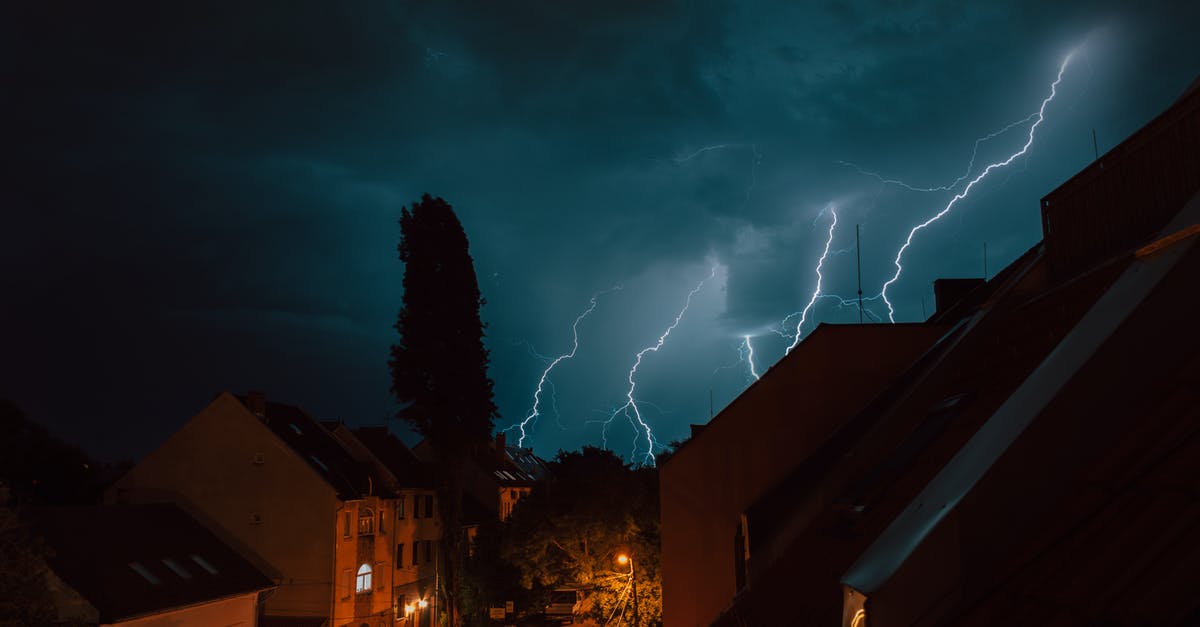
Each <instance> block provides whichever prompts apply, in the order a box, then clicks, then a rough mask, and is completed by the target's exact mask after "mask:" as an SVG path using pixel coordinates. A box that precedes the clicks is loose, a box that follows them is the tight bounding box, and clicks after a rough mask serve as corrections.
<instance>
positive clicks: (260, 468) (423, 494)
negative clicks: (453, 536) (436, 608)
mask: <svg viewBox="0 0 1200 627" xmlns="http://www.w3.org/2000/svg"><path fill="white" fill-rule="evenodd" d="M401 474H403V473H401ZM410 479H411V481H410ZM106 498H107V500H109V501H110V502H122V503H146V502H173V503H177V504H178V505H179V506H180V507H182V508H184V509H185V510H186V511H188V512H189V513H190V514H192V515H193V516H195V517H196V518H197V519H198V520H200V521H201V522H203V523H204V524H205V525H206V526H208V527H209V528H210V529H212V530H213V531H214V532H215V533H217V534H218V535H219V536H221V537H222V538H223V539H225V540H226V541H227V542H229V543H230V544H231V545H232V546H235V547H236V548H237V549H238V550H239V551H241V552H242V553H243V555H245V556H247V558H248V559H250V560H251V561H252V562H254V563H255V564H256V565H257V566H258V567H259V568H261V569H262V570H263V571H264V572H266V573H268V574H269V575H270V576H271V577H272V578H273V579H274V580H275V581H276V582H277V584H278V589H277V590H276V591H275V593H274V594H272V595H271V597H270V598H268V599H267V601H266V603H265V610H264V612H265V616H264V624H267V625H270V624H273V623H274V624H287V625H314V626H316V625H333V626H342V625H354V626H355V627H357V626H359V625H364V624H365V625H372V626H375V625H390V624H393V623H394V622H395V620H396V619H397V617H399V618H401V619H407V618H410V617H409V616H406V613H405V612H404V608H405V606H406V605H414V606H415V605H416V604H417V603H419V602H420V601H425V602H426V603H428V602H429V596H430V595H431V594H432V589H433V583H434V578H435V575H434V571H435V570H436V562H435V557H436V554H437V551H436V549H435V548H434V547H435V546H436V544H437V542H438V539H439V538H440V536H439V535H438V522H437V516H436V508H435V507H434V506H433V500H434V491H433V490H432V489H430V488H429V487H428V485H427V479H426V478H424V477H421V476H413V477H404V476H398V475H397V474H396V472H393V471H391V470H389V469H388V468H387V466H386V464H383V463H382V462H380V461H379V460H375V459H373V458H372V456H371V455H370V454H369V449H368V448H367V447H366V445H364V444H362V443H361V442H357V441H356V439H355V436H354V435H353V433H351V432H349V430H347V429H345V428H344V427H342V426H340V425H336V424H331V425H328V426H327V425H325V424H322V423H320V422H318V421H316V420H314V419H313V418H312V417H311V416H309V415H308V414H307V413H305V412H304V411H303V410H301V409H300V408H298V407H295V406H292V405H285V404H281V403H274V402H267V401H266V399H265V398H264V397H263V396H262V395H261V394H257V393H251V394H248V395H247V396H245V397H237V396H234V395H233V394H230V393H228V392H225V393H222V394H220V395H218V396H217V397H216V398H215V399H214V400H213V401H212V402H211V403H210V404H209V405H208V406H207V407H205V408H204V409H203V410H201V411H200V413H198V414H196V416H194V417H193V418H192V419H190V420H189V421H188V422H187V423H186V424H184V425H183V427H182V428H180V430H179V431H178V432H176V433H175V434H174V435H172V436H171V437H170V438H168V440H167V441H166V442H164V443H163V444H162V445H161V446H160V447H159V448H158V449H156V450H155V451H154V452H152V453H151V454H150V455H148V456H147V457H146V459H144V460H142V462H141V463H139V464H137V465H136V466H135V467H134V468H133V469H132V470H130V471H129V473H127V474H126V475H125V476H124V477H122V478H121V479H120V480H118V481H117V482H116V483H115V484H114V485H113V486H112V487H111V488H110V489H109V491H108V493H107V495H106ZM401 547H403V548H401ZM431 615H432V613H431V612H426V613H425V614H424V617H425V619H426V620H425V621H424V622H428V619H429V617H430V616H431ZM414 616H420V615H419V614H415V613H414Z"/></svg>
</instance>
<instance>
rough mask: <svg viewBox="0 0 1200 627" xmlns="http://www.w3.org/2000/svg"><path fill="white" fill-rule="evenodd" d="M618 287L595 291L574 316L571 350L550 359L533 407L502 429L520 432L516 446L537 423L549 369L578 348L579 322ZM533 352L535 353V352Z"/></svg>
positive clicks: (536, 391) (543, 373) (572, 356)
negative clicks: (584, 306)
mask: <svg viewBox="0 0 1200 627" xmlns="http://www.w3.org/2000/svg"><path fill="white" fill-rule="evenodd" d="M619 289H621V286H619V285H618V286H616V287H612V288H609V289H607V290H604V291H603V292H597V293H596V294H593V295H592V297H591V299H590V300H589V301H588V308H587V309H585V310H584V311H583V313H581V314H579V316H577V317H576V318H575V322H574V323H572V324H571V337H572V339H571V351H570V352H567V353H563V354H561V355H559V356H558V357H555V358H554V359H553V360H551V361H550V363H549V365H547V366H546V369H545V370H543V371H542V376H541V378H539V379H538V384H537V389H536V390H534V392H533V407H531V408H530V409H529V413H528V414H527V415H526V416H525V419H524V420H522V421H521V422H519V423H517V424H514V425H512V426H510V427H508V428H507V429H504V431H510V430H512V429H517V430H519V431H520V432H521V435H520V437H518V438H517V446H518V447H520V446H523V445H524V444H525V438H527V437H529V433H528V432H527V431H526V430H525V428H526V427H529V428H530V429H532V428H533V425H534V424H536V423H537V419H538V416H540V415H541V402H542V390H543V389H545V387H546V383H547V381H548V379H549V377H550V371H551V370H554V367H555V366H557V365H558V364H560V363H562V362H564V361H566V360H568V359H572V358H574V357H575V353H576V351H578V350H579V323H580V322H583V319H584V318H586V317H588V316H589V315H591V313H592V312H593V311H595V310H596V304H597V303H598V302H599V301H598V299H599V298H600V296H601V295H603V294H607V293H608V292H611V291H614V290H619ZM530 351H531V352H532V351H533V347H532V346H530ZM534 354H535V355H536V353H534ZM538 357H541V355H538ZM551 385H553V384H551Z"/></svg>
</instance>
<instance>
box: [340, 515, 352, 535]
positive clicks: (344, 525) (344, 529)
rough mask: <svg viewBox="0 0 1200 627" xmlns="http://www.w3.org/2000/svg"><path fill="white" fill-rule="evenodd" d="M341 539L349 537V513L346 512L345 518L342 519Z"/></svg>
mask: <svg viewBox="0 0 1200 627" xmlns="http://www.w3.org/2000/svg"><path fill="white" fill-rule="evenodd" d="M342 537H343V538H349V537H350V512H346V514H345V517H344V518H343V519H342Z"/></svg>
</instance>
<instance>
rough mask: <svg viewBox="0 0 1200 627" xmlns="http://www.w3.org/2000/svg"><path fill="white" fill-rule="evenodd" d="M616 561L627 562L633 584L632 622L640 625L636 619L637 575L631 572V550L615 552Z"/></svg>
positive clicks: (624, 563) (622, 563)
mask: <svg viewBox="0 0 1200 627" xmlns="http://www.w3.org/2000/svg"><path fill="white" fill-rule="evenodd" d="M617 563H618V564H620V565H622V566H624V565H626V564H629V582H630V585H631V586H633V624H634V626H635V627H636V626H637V625H641V621H639V620H638V602H637V577H635V576H634V572H633V551H629V550H620V551H619V552H618V553H617Z"/></svg>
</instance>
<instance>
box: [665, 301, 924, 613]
mask: <svg viewBox="0 0 1200 627" xmlns="http://www.w3.org/2000/svg"><path fill="white" fill-rule="evenodd" d="M946 331H947V327H945V326H943V325H921V324H896V325H863V326H834V325H821V326H819V327H818V328H817V329H816V330H815V331H813V333H812V334H811V335H810V336H809V337H808V338H806V339H805V341H803V342H801V343H800V344H799V345H797V346H796V348H795V349H794V350H792V351H791V353H789V354H788V355H787V356H786V357H784V358H783V359H782V360H780V361H779V363H777V364H775V365H774V366H773V367H771V368H770V369H769V370H768V371H767V372H765V373H764V374H763V375H762V377H761V378H760V379H759V380H758V381H756V382H755V383H754V384H752V385H751V386H750V387H749V388H748V389H747V390H746V391H745V392H744V393H742V395H741V396H739V397H738V398H737V399H735V400H734V401H733V402H732V403H730V405H729V406H728V407H726V408H725V410H724V411H722V412H721V413H719V414H717V416H716V417H715V418H713V419H712V420H711V421H710V422H709V423H708V424H707V425H706V426H704V427H703V428H702V429H698V430H697V431H698V433H696V435H694V436H693V437H692V438H691V439H690V440H689V441H687V442H686V443H685V444H684V445H683V446H682V447H680V448H679V450H677V451H676V452H675V454H674V455H672V456H671V458H670V460H669V461H667V462H666V463H664V464H663V465H662V466H661V467H660V468H659V477H660V484H661V493H660V494H661V495H660V499H661V500H660V506H661V517H662V579H663V581H662V585H663V620H664V622H665V624H668V625H707V624H709V623H710V622H712V621H713V620H715V619H716V618H717V616H719V615H720V613H721V611H722V610H724V609H725V608H726V607H727V606H728V605H729V602H730V600H731V599H732V598H733V595H734V593H735V592H736V591H737V590H738V589H739V588H740V587H741V585H742V583H743V579H744V560H745V551H744V548H745V547H744V542H743V539H744V533H743V532H742V530H741V529H742V515H743V513H744V512H745V511H746V509H747V508H748V507H749V506H750V505H751V504H753V503H754V502H755V501H756V500H757V499H758V498H760V497H761V496H762V495H763V494H764V493H766V491H767V490H768V489H769V488H770V487H771V486H772V485H774V484H775V483H777V482H778V481H780V480H781V479H782V478H783V477H784V476H785V475H786V474H787V472H788V471H790V470H791V469H792V468H793V467H794V466H795V464H796V461H797V460H799V459H803V458H804V457H805V456H808V455H810V454H812V452H813V451H814V450H815V449H816V448H817V447H818V446H819V445H820V444H821V442H823V441H824V440H826V439H827V438H828V437H829V435H830V434H831V433H832V432H834V431H835V430H836V429H837V428H838V427H839V426H841V425H843V424H844V423H845V422H846V421H847V420H848V419H849V418H850V417H852V416H854V414H855V413H856V412H858V411H859V410H861V409H862V407H864V406H865V405H866V404H867V403H868V402H869V401H870V398H871V395H872V394H873V393H874V391H877V390H880V389H883V388H884V387H885V386H887V385H888V384H889V383H891V382H892V381H893V380H895V379H896V378H897V377H898V376H899V375H900V373H901V372H902V371H903V369H904V368H905V367H907V366H908V364H910V363H912V361H913V360H915V359H917V358H918V357H919V356H920V355H921V354H922V352H923V351H925V350H927V349H928V348H929V346H930V345H932V344H933V343H934V342H935V341H937V339H938V337H939V336H941V335H943V334H944V333H945V332H946ZM798 397H800V398H798Z"/></svg>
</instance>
